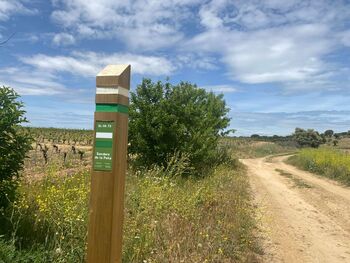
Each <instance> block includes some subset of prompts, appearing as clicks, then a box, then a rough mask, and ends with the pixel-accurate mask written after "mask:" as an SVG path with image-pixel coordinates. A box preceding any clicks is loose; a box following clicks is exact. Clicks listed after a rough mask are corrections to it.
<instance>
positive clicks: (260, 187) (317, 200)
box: [241, 156, 350, 263]
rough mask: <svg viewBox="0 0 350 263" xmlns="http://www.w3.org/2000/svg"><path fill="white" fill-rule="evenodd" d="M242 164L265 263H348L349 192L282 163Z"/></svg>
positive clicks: (281, 158) (247, 161)
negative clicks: (251, 195) (254, 205)
mask: <svg viewBox="0 0 350 263" xmlns="http://www.w3.org/2000/svg"><path fill="white" fill-rule="evenodd" d="M286 158H287V157H286V156H279V157H274V158H258V159H243V160H241V161H242V162H243V163H244V164H245V165H246V166H247V167H248V173H249V177H250V181H251V185H252V190H253V193H254V197H255V202H256V206H257V208H258V216H259V219H260V220H259V222H260V224H261V226H260V229H261V235H260V238H261V240H262V244H263V249H264V251H265V253H264V256H263V258H262V261H263V262H293V263H294V262H296V263H298V262H327V263H333V262H350V188H346V187H343V186H341V185H339V184H337V183H336V182H334V181H331V180H328V179H325V178H323V177H320V176H317V175H314V174H311V173H308V172H305V171H301V170H299V169H297V168H295V167H293V166H290V165H287V164H285V163H284V162H283V161H284V160H285V159H286Z"/></svg>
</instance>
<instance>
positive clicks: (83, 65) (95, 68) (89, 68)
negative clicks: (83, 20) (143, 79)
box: [19, 52, 175, 77]
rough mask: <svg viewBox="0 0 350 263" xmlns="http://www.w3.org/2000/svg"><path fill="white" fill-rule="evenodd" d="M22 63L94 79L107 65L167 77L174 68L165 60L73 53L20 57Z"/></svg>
mask: <svg viewBox="0 0 350 263" xmlns="http://www.w3.org/2000/svg"><path fill="white" fill-rule="evenodd" d="M19 59H20V60H21V61H22V62H23V63H25V64H27V65H31V66H33V67H35V68H37V69H40V70H42V71H48V72H51V73H53V72H69V73H71V74H74V75H81V76H85V77H94V76H96V74H97V73H98V72H99V71H100V70H101V69H102V68H104V67H105V66H106V65H108V64H131V67H132V72H133V73H135V74H149V75H155V76H160V75H169V74H171V73H172V72H173V71H174V70H175V66H174V65H173V64H172V63H171V62H170V61H169V60H167V59H166V58H164V57H159V56H143V55H136V54H131V53H112V54H107V53H95V52H74V53H72V55H71V56H48V55H44V54H38V55H34V56H31V57H20V58H19Z"/></svg>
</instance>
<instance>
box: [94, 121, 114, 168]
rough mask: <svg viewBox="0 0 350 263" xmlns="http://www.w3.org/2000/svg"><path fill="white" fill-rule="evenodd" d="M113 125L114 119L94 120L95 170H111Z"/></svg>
mask: <svg viewBox="0 0 350 263" xmlns="http://www.w3.org/2000/svg"><path fill="white" fill-rule="evenodd" d="M114 126H115V123H114V121H96V133H95V145H94V147H95V154H94V170H95V171H112V160H113V144H114Z"/></svg>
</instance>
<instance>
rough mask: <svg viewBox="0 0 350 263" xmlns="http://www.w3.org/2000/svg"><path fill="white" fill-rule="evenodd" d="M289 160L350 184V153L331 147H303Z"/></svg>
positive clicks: (293, 163)
mask: <svg viewBox="0 0 350 263" xmlns="http://www.w3.org/2000/svg"><path fill="white" fill-rule="evenodd" d="M287 162H288V163H289V164H292V165H294V166H297V167H298V168H301V169H303V170H307V171H310V172H313V173H317V174H319V175H322V176H325V177H328V178H331V179H334V180H337V181H339V182H342V183H344V184H346V185H348V186H350V155H349V154H347V153H344V152H341V151H339V150H335V149H329V148H319V149H303V150H301V151H300V152H299V153H298V154H297V155H294V156H292V157H290V158H289V159H288V160H287Z"/></svg>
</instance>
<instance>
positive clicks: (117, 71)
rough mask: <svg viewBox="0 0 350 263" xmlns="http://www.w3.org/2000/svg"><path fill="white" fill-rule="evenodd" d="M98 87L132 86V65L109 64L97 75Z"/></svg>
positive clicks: (127, 87)
mask: <svg viewBox="0 0 350 263" xmlns="http://www.w3.org/2000/svg"><path fill="white" fill-rule="evenodd" d="M96 86H97V87H118V86H119V87H123V88H126V89H129V87H130V65H108V66H106V67H105V68H104V69H103V70H102V71H101V72H100V73H98V74H97V76H96Z"/></svg>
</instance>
